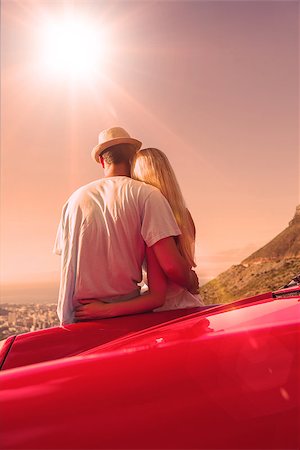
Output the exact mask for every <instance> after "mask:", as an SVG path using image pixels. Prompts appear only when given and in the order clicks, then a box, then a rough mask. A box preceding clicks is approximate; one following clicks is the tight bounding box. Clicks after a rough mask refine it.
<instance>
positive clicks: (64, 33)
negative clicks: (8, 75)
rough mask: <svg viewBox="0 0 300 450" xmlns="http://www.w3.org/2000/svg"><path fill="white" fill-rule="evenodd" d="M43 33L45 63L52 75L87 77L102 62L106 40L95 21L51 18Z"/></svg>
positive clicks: (74, 77)
mask: <svg viewBox="0 0 300 450" xmlns="http://www.w3.org/2000/svg"><path fill="white" fill-rule="evenodd" d="M42 34H43V39H42V52H43V62H44V66H45V69H46V70H47V71H48V73H49V75H51V76H58V77H62V78H71V79H86V78H90V76H91V75H92V74H93V73H94V72H96V71H97V70H99V68H100V67H101V64H102V65H103V62H104V59H105V53H106V42H105V37H104V33H103V31H101V30H100V29H98V28H97V26H96V25H95V23H93V22H91V21H87V20H84V19H82V18H80V17H67V18H63V19H61V20H55V21H48V22H47V23H46V24H45V26H44V28H43V30H42Z"/></svg>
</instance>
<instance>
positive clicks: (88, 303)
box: [75, 298, 110, 321]
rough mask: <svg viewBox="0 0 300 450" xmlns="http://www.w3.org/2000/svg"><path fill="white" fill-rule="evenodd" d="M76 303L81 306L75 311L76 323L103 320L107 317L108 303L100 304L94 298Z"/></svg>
mask: <svg viewBox="0 0 300 450" xmlns="http://www.w3.org/2000/svg"><path fill="white" fill-rule="evenodd" d="M78 301H79V303H80V304H81V306H77V308H76V309H75V319H76V320H77V321H80V320H92V319H105V318H107V317H109V314H108V311H109V307H110V305H109V303H104V302H101V301H100V300H97V299H96V298H86V299H85V298H83V299H80V300H78Z"/></svg>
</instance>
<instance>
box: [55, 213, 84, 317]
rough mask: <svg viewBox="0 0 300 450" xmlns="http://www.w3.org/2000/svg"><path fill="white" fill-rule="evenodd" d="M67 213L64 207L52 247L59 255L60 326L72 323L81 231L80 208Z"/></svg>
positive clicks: (58, 310) (58, 311)
mask: <svg viewBox="0 0 300 450" xmlns="http://www.w3.org/2000/svg"><path fill="white" fill-rule="evenodd" d="M72 209H73V211H72V212H70V211H69V207H68V205H65V207H64V209H63V212H62V217H61V222H60V225H59V229H58V233H57V238H56V242H55V246H54V250H55V251H56V252H60V253H58V254H61V274H60V286H59V295H58V305H57V315H58V317H59V320H60V323H61V324H62V325H65V324H68V323H72V322H74V305H73V295H74V290H75V283H76V273H77V254H78V246H79V235H80V229H81V211H80V208H72Z"/></svg>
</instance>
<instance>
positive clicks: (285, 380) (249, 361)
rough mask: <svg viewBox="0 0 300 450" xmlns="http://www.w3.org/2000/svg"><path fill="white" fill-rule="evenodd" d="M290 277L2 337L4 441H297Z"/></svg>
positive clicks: (37, 444)
mask: <svg viewBox="0 0 300 450" xmlns="http://www.w3.org/2000/svg"><path fill="white" fill-rule="evenodd" d="M299 337H300V285H299V278H296V281H294V282H292V283H291V284H290V285H288V286H287V287H285V288H284V289H281V290H279V291H276V292H273V293H272V292H267V293H265V294H262V295H258V296H255V297H252V298H247V299H243V300H239V301H235V302H233V303H230V304H226V305H219V306H214V307H206V308H203V307H202V308H198V309H193V310H191V309H190V310H181V311H180V310H177V311H168V312H159V313H157V312H156V313H145V314H137V315H133V316H127V317H120V318H115V319H105V320H97V321H93V322H82V323H76V324H72V325H69V326H66V327H64V328H63V327H57V328H50V329H47V330H43V331H36V332H33V333H27V334H23V335H18V336H13V337H9V338H8V339H6V340H5V341H3V342H2V343H1V358H0V362H1V367H2V371H1V372H0V386H1V405H0V408H1V409H0V410H1V425H0V427H1V430H0V431H1V436H0V443H1V447H2V448H3V449H299V448H300V439H299V418H300V408H299V401H300V398H299V396H300V385H299V381H300V370H299Z"/></svg>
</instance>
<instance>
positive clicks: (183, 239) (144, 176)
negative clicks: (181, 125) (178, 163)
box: [131, 148, 196, 267]
mask: <svg viewBox="0 0 300 450" xmlns="http://www.w3.org/2000/svg"><path fill="white" fill-rule="evenodd" d="M131 176H132V178H134V179H135V180H139V181H144V182H145V183H147V184H151V185H152V186H155V187H157V188H158V189H159V190H160V191H161V193H162V194H163V195H164V196H165V198H166V199H167V200H168V202H169V204H170V206H171V209H172V211H173V214H174V216H175V219H176V222H177V224H178V226H179V228H180V231H181V235H180V236H178V238H177V247H178V250H179V251H180V253H181V255H182V256H183V257H184V258H185V259H186V261H187V263H188V264H189V266H190V267H195V266H196V264H195V261H194V245H195V226H194V223H193V219H192V217H191V215H190V213H189V211H188V209H187V207H186V205H185V201H184V199H183V196H182V193H181V190H180V187H179V184H178V182H177V179H176V176H175V173H174V171H173V169H172V166H171V164H170V162H169V160H168V158H167V157H166V155H165V154H164V153H163V152H162V151H161V150H158V149H157V148H145V149H143V150H140V151H139V152H137V153H136V154H135V155H134V157H133V160H132V163H131Z"/></svg>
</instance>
